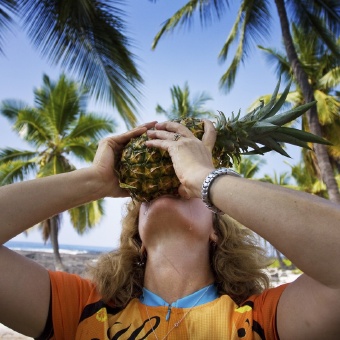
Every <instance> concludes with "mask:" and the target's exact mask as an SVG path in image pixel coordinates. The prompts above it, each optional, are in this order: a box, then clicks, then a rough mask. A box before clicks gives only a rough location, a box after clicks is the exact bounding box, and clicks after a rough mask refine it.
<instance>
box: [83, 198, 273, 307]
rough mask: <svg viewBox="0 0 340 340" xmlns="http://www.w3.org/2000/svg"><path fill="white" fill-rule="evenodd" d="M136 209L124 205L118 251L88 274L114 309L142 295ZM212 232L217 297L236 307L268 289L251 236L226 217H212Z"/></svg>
mask: <svg viewBox="0 0 340 340" xmlns="http://www.w3.org/2000/svg"><path fill="white" fill-rule="evenodd" d="M139 208H140V203H138V202H133V201H132V202H130V203H129V204H128V205H127V213H126V216H125V218H124V219H123V221H122V232H121V236H120V246H119V248H118V249H117V250H115V251H113V252H110V253H107V254H104V255H102V256H101V257H100V258H99V260H98V262H97V263H96V265H94V266H91V267H90V268H89V270H88V274H89V275H90V277H91V279H92V281H93V282H94V284H95V285H96V286H97V289H98V292H99V293H100V294H101V295H102V297H103V300H104V301H112V302H113V303H114V305H115V306H117V307H123V306H125V305H127V304H128V302H129V301H130V300H131V299H133V298H136V297H139V296H140V295H141V293H142V288H143V283H144V266H143V265H142V263H141V262H142V260H143V259H142V257H143V254H141V245H142V241H141V239H140V236H139V233H138V216H139ZM214 228H215V231H216V233H217V235H218V241H217V243H216V244H212V245H211V249H210V260H211V267H212V271H213V273H214V275H215V283H216V285H217V288H218V292H219V294H228V295H229V296H230V297H231V298H232V299H233V300H234V301H235V302H236V303H238V304H240V303H241V302H243V301H244V300H245V299H246V298H248V297H249V296H250V295H253V294H258V293H260V292H261V291H263V289H265V288H268V286H269V280H268V277H267V275H266V274H265V273H264V271H263V269H264V268H265V267H266V266H267V265H268V260H267V258H266V256H265V251H264V250H263V249H262V248H261V247H259V246H258V244H257V243H258V242H257V241H256V237H255V236H254V234H253V233H252V232H251V231H250V230H249V229H247V228H245V227H243V226H240V225H239V224H238V223H237V222H236V221H235V220H233V219H231V218H230V217H228V216H227V215H223V216H218V215H215V216H214Z"/></svg>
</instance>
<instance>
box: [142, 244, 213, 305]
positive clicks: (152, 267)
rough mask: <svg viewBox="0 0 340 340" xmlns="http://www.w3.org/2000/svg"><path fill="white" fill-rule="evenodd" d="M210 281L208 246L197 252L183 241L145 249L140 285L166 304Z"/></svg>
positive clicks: (211, 276) (211, 281) (211, 280)
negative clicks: (146, 252)
mask: <svg viewBox="0 0 340 340" xmlns="http://www.w3.org/2000/svg"><path fill="white" fill-rule="evenodd" d="M213 282H214V276H213V273H212V271H211V268H210V263H209V250H208V245H207V246H206V247H204V249H201V251H197V245H196V248H195V249H192V251H191V249H190V246H188V243H187V244H183V245H182V249H181V250H179V247H178V243H177V244H176V247H175V248H173V247H171V244H167V245H164V243H163V244H162V246H159V247H156V248H155V249H148V258H147V262H146V269H145V278H144V286H145V288H147V289H148V290H150V291H152V292H153V293H155V294H157V295H158V296H160V297H162V298H163V300H165V301H166V302H167V303H169V304H171V303H173V302H174V301H176V300H178V299H180V298H183V297H184V296H187V295H189V294H192V293H194V292H195V291H197V290H199V289H201V288H203V287H205V286H207V285H209V284H211V283H213Z"/></svg>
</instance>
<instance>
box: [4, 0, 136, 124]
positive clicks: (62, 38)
mask: <svg viewBox="0 0 340 340" xmlns="http://www.w3.org/2000/svg"><path fill="white" fill-rule="evenodd" d="M123 17H124V11H123V10H122V8H121V1H118V0H116V1H103V0H96V1H82V0H65V1H40V0H0V54H3V53H4V51H3V47H2V45H3V42H4V39H5V34H6V33H7V32H6V31H10V30H11V28H12V26H13V25H14V22H15V21H14V18H18V20H20V23H22V29H23V30H25V31H26V32H27V34H28V36H29V38H30V39H31V41H32V43H33V45H34V47H35V48H37V49H38V50H39V51H40V52H41V54H42V56H43V57H46V58H47V59H48V60H49V61H51V62H52V63H53V64H55V65H61V66H62V67H63V68H65V69H66V70H67V71H68V72H73V73H75V74H77V75H78V76H79V78H80V80H81V81H82V83H83V84H84V85H86V86H87V87H88V88H90V89H91V93H93V94H94V95H95V96H96V98H97V99H103V100H105V101H109V102H111V103H112V104H113V105H114V106H115V107H116V108H117V110H118V112H119V113H120V115H121V117H122V118H123V119H124V121H125V123H126V124H127V125H128V126H133V125H135V124H136V117H135V114H134V112H135V110H136V107H137V104H139V99H138V98H139V96H140V91H139V88H140V85H141V83H142V78H141V76H140V74H139V72H138V70H137V67H136V64H135V62H134V55H133V54H132V53H131V52H130V50H129V48H130V42H129V39H128V38H127V36H126V34H125V22H124V20H123Z"/></svg>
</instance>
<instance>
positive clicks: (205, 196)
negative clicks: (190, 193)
mask: <svg viewBox="0 0 340 340" xmlns="http://www.w3.org/2000/svg"><path fill="white" fill-rule="evenodd" d="M222 175H229V176H235V177H241V175H240V174H239V173H237V172H236V171H234V170H232V169H228V168H219V169H216V170H214V171H212V172H211V173H210V174H209V175H208V176H207V177H206V178H205V180H204V182H203V184H202V191H201V197H202V201H203V202H204V203H205V205H206V207H207V208H208V209H210V210H211V211H212V212H214V213H215V214H219V215H222V214H224V212H223V211H222V210H220V209H218V208H217V207H215V206H214V204H213V203H212V202H211V200H210V187H211V184H212V183H213V181H214V180H215V179H216V178H217V177H219V176H222Z"/></svg>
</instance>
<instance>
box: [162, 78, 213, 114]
mask: <svg viewBox="0 0 340 340" xmlns="http://www.w3.org/2000/svg"><path fill="white" fill-rule="evenodd" d="M170 92H171V101H172V106H171V107H170V109H168V110H165V109H164V108H163V107H162V106H161V105H159V104H158V105H157V107H156V112H157V113H160V114H164V115H165V116H166V117H167V118H168V119H185V118H189V117H190V118H207V119H208V118H211V117H212V116H213V111H211V110H208V109H206V108H205V104H206V102H207V101H209V100H211V99H212V98H211V97H210V96H209V95H208V94H207V93H206V92H201V93H199V94H197V95H195V96H194V97H193V98H191V96H190V89H189V85H188V83H185V84H184V87H183V89H182V88H180V87H179V86H176V85H174V86H173V87H172V88H171V89H170Z"/></svg>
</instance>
